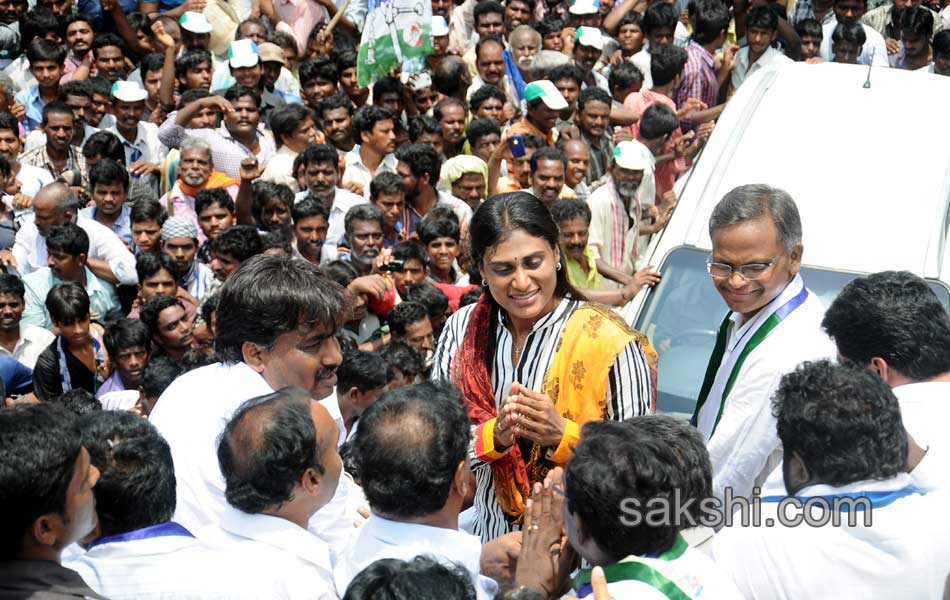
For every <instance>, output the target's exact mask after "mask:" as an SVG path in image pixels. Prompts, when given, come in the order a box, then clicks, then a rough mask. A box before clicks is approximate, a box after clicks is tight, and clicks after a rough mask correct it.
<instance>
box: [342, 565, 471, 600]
mask: <svg viewBox="0 0 950 600" xmlns="http://www.w3.org/2000/svg"><path fill="white" fill-rule="evenodd" d="M475 597H476V596H475V586H474V584H473V583H472V576H471V575H470V574H469V573H468V571H466V570H465V568H464V567H462V566H461V565H454V566H448V565H444V564H442V563H440V562H438V561H436V560H435V559H433V558H431V557H429V556H425V555H423V556H417V557H415V558H413V559H412V560H410V561H403V560H399V559H397V558H383V559H380V560H377V561H376V562H374V563H373V564H371V565H370V566H368V567H366V568H365V569H363V570H362V571H360V572H359V574H357V576H356V577H354V578H353V580H352V581H350V585H349V586H347V588H346V593H344V594H343V600H475Z"/></svg>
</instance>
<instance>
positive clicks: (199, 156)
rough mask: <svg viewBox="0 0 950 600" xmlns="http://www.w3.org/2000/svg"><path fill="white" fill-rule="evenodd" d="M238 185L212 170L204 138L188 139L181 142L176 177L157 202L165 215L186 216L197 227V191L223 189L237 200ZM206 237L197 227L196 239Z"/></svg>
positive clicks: (208, 146) (212, 166)
mask: <svg viewBox="0 0 950 600" xmlns="http://www.w3.org/2000/svg"><path fill="white" fill-rule="evenodd" d="M208 131H210V130H208ZM238 186H239V182H238V181H236V180H234V179H232V178H231V177H229V176H228V175H225V174H224V173H221V172H220V171H216V170H215V168H214V152H213V151H212V149H211V145H210V144H209V143H208V142H207V141H204V140H200V139H196V138H188V139H186V140H185V141H184V142H182V144H181V150H180V158H179V159H178V179H176V180H175V184H174V185H173V186H172V189H171V190H169V191H168V193H167V194H165V195H164V196H162V197H161V199H160V200H159V201H160V202H161V205H162V206H163V207H164V208H165V209H166V210H167V211H168V215H169V216H172V217H174V216H178V217H184V218H186V219H190V220H191V221H192V222H193V223H194V224H195V227H198V226H199V223H198V213H197V212H196V208H195V198H196V197H197V196H198V192H199V191H201V190H212V189H218V188H223V189H224V190H226V191H227V193H228V195H229V196H231V200H232V201H233V200H236V199H237V194H238ZM206 239H207V238H206V236H205V234H204V231H202V230H201V229H200V228H199V229H198V241H199V242H200V243H204V242H205V240H206Z"/></svg>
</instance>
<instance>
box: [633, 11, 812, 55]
mask: <svg viewBox="0 0 950 600" xmlns="http://www.w3.org/2000/svg"><path fill="white" fill-rule="evenodd" d="M795 33H797V34H798V37H804V36H806V35H807V36H808V37H816V38H818V39H823V38H824V36H825V32H824V30H823V29H822V28H821V23H819V22H818V21H817V20H816V19H802V20H801V21H799V22H798V23H797V24H796V25H795ZM651 60H652V57H651Z"/></svg>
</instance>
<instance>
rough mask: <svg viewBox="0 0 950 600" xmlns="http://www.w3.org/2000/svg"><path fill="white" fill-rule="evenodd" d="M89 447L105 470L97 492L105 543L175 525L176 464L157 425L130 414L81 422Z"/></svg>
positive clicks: (99, 414) (101, 415) (112, 412)
mask: <svg viewBox="0 0 950 600" xmlns="http://www.w3.org/2000/svg"><path fill="white" fill-rule="evenodd" d="M79 427H80V430H81V431H82V441H83V446H85V448H86V449H87V450H88V451H89V459H90V461H91V462H92V464H93V465H95V467H96V468H98V469H99V481H98V483H96V487H95V488H94V489H93V493H94V494H95V497H96V514H97V515H98V517H99V534H100V538H103V537H107V536H113V535H118V534H120V533H127V532H130V531H136V530H138V529H143V528H145V527H151V526H153V525H159V524H161V523H166V522H168V521H170V520H171V518H172V515H173V514H174V513H175V502H176V497H175V464H174V463H173V462H172V452H171V448H170V447H169V446H168V442H166V441H165V438H163V437H162V435H161V434H160V433H159V432H158V429H156V428H155V426H154V425H152V424H151V423H149V422H148V421H147V420H145V419H143V418H142V417H140V416H138V415H135V414H132V413H130V412H125V411H116V410H105V411H99V412H94V413H90V414H87V415H84V416H82V417H81V418H80V419H79Z"/></svg>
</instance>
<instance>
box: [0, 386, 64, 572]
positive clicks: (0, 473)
mask: <svg viewBox="0 0 950 600" xmlns="http://www.w3.org/2000/svg"><path fill="white" fill-rule="evenodd" d="M0 448H3V452H0V505H2V506H3V518H2V519H0V560H3V561H8V560H13V559H14V558H16V556H17V553H18V552H19V551H20V546H21V544H22V543H23V539H24V538H25V537H26V536H27V535H29V534H30V530H31V529H32V528H33V523H35V522H36V520H37V519H38V518H40V517H41V516H43V515H46V514H50V513H56V514H61V515H64V516H65V513H66V494H67V490H68V489H69V484H70V482H71V481H72V479H73V473H74V471H75V466H76V460H77V459H78V458H79V453H80V452H81V451H82V439H81V438H80V435H79V429H78V428H77V427H76V417H75V416H74V415H73V414H72V413H70V412H69V411H68V410H66V409H65V408H63V407H62V406H58V405H56V404H50V403H42V404H27V405H20V406H14V407H13V408H5V409H2V410H0Z"/></svg>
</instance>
